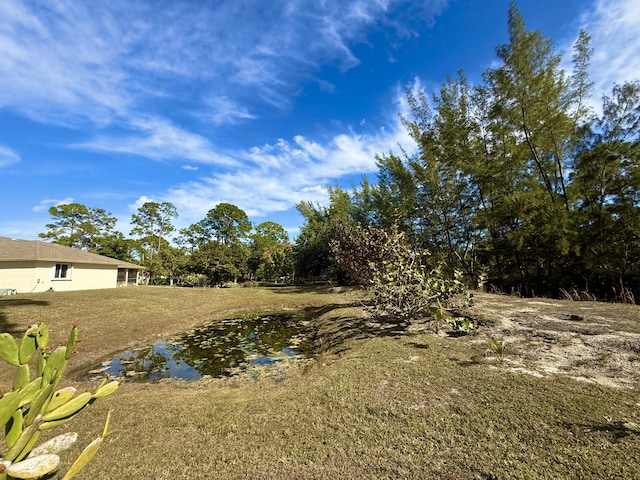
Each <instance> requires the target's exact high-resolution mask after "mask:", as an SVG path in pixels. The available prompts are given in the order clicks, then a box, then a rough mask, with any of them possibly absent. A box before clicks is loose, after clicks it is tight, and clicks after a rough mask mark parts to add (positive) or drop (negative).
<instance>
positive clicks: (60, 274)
mask: <svg viewBox="0 0 640 480" xmlns="http://www.w3.org/2000/svg"><path fill="white" fill-rule="evenodd" d="M70 274H71V268H69V264H67V263H56V268H55V273H54V275H53V278H55V279H58V280H64V279H69V278H70Z"/></svg>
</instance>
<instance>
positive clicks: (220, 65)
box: [0, 0, 446, 125]
mask: <svg viewBox="0 0 640 480" xmlns="http://www.w3.org/2000/svg"><path fill="white" fill-rule="evenodd" d="M406 3H407V2H406V1H399V0H380V1H373V2H372V1H369V0H349V1H345V0H325V1H323V2H317V1H312V0H303V1H298V2H288V1H273V2H264V1H262V0H238V1H235V2H213V1H203V2H197V3H194V2H190V1H186V0H182V1H179V0H176V1H172V2H168V3H165V4H163V7H162V8H157V6H156V3H155V2H152V1H147V2H129V1H124V0H111V1H109V2H77V1H75V0H58V1H56V2H49V1H46V0H34V1H31V2H22V1H21V0H5V1H3V2H2V3H0V16H1V17H2V18H3V21H2V22H1V23H0V53H1V54H2V55H0V72H2V73H0V105H3V106H8V107H11V108H15V109H16V110H18V111H20V112H22V113H24V114H25V115H28V116H30V117H31V118H34V119H37V120H39V121H46V122H57V123H62V124H70V123H71V124H73V123H78V122H84V121H86V120H89V121H91V122H94V123H95V124H97V125H105V124H109V123H110V122H112V121H120V120H121V119H122V118H123V117H125V118H126V117H128V116H136V115H139V113H136V112H140V111H142V110H144V111H145V112H147V113H153V114H155V115H160V113H159V111H158V110H159V109H160V108H161V107H162V101H163V99H172V100H174V101H175V100H179V101H181V102H182V103H183V104H184V108H185V110H186V109H189V108H192V109H195V108H196V105H197V110H198V112H200V113H202V111H201V108H202V106H203V105H204V106H205V107H206V108H208V110H209V112H208V113H209V118H213V119H214V123H215V122H217V123H224V122H227V121H229V122H235V121H238V120H240V119H251V118H254V116H255V113H253V112H252V111H251V109H255V108H260V107H259V105H260V104H262V105H269V106H270V107H271V108H273V107H274V106H275V107H276V108H281V109H287V108H289V105H290V102H291V101H292V96H291V91H292V89H293V88H294V87H295V85H296V84H297V83H298V82H300V81H301V80H305V79H309V78H311V77H312V76H313V75H314V73H315V72H316V70H318V69H319V68H320V67H321V66H323V65H331V64H333V65H335V66H337V67H338V68H342V69H349V68H352V67H353V66H355V65H356V64H357V63H358V61H359V60H358V59H357V58H356V56H355V55H354V53H353V51H352V49H351V46H352V45H353V44H354V43H357V42H365V41H366V34H367V32H368V31H370V30H371V29H372V28H373V29H375V28H380V26H382V25H387V24H398V25H399V24H403V25H411V24H416V23H417V22H419V21H421V20H423V19H429V18H432V17H433V15H435V14H437V13H439V12H440V11H441V10H442V9H443V8H444V5H445V4H446V2H445V1H444V0H431V1H426V2H420V6H419V7H415V8H413V10H412V11H410V12H409V11H407V10H406V8H401V7H403V5H405V4H406ZM405 30H406V27H405ZM398 34H406V32H405V31H404V30H403V31H400V30H398ZM154 108H156V111H154Z"/></svg>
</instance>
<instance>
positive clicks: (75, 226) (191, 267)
mask: <svg viewBox="0 0 640 480" xmlns="http://www.w3.org/2000/svg"><path fill="white" fill-rule="evenodd" d="M49 213H50V214H51V215H52V217H53V218H54V220H55V221H54V223H51V224H48V225H47V228H48V231H47V232H46V233H41V234H40V237H41V238H46V239H48V240H52V241H53V242H55V243H59V244H62V245H67V246H70V247H75V248H80V249H83V250H86V251H90V252H93V253H98V254H101V255H105V256H108V257H111V258H116V259H120V260H125V261H136V262H139V263H140V264H141V265H143V266H145V267H146V274H147V275H146V279H147V280H148V281H149V282H150V283H154V284H170V285H174V284H181V283H183V279H184V283H185V284H188V285H194V284H197V285H205V284H209V285H220V284H223V283H226V282H235V281H238V280H264V281H281V280H283V279H286V280H291V279H292V278H293V275H294V251H293V245H292V244H291V243H290V242H289V235H288V234H287V232H286V230H285V229H284V228H283V227H282V226H281V225H279V224H278V223H275V222H270V221H267V222H263V223H261V224H259V225H258V226H256V227H255V229H254V228H253V225H252V224H251V222H250V221H249V219H248V217H247V215H246V213H245V212H244V211H243V210H241V209H240V208H238V207H237V206H235V205H232V204H229V203H220V204H218V206H216V207H215V208H213V209H211V210H210V211H209V212H208V213H207V215H206V216H205V218H203V219H202V220H200V221H199V222H196V223H195V224H193V225H190V226H189V227H187V228H183V229H181V230H180V231H179V235H178V236H176V238H175V239H174V240H173V241H174V243H175V244H176V246H172V245H171V240H172V239H171V238H170V234H171V233H172V232H173V231H174V230H175V227H174V226H173V224H172V220H173V219H175V218H177V217H178V212H177V209H176V207H175V206H174V205H173V204H171V203H170V202H162V203H157V202H146V203H144V204H143V205H142V206H141V207H140V208H139V209H138V212H137V213H135V214H133V215H132V216H131V224H132V225H133V228H132V230H131V234H132V235H137V236H138V238H135V239H132V238H125V237H124V235H123V234H122V233H120V232H117V231H115V230H114V226H115V223H116V218H115V217H113V216H111V215H110V214H107V213H106V212H104V210H101V209H92V208H88V207H86V206H84V205H81V204H78V203H73V204H66V205H59V206H56V207H52V208H51V209H50V210H49ZM201 280H202V281H201Z"/></svg>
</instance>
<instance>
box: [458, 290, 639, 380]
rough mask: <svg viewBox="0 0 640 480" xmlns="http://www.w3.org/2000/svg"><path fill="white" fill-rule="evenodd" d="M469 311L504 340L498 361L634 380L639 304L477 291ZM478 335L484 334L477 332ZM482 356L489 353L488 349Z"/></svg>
mask: <svg viewBox="0 0 640 480" xmlns="http://www.w3.org/2000/svg"><path fill="white" fill-rule="evenodd" d="M474 303H475V304H474V306H473V307H472V308H471V309H470V310H469V312H468V313H469V315H470V316H471V317H472V318H473V319H475V320H476V322H478V323H479V324H480V325H481V326H482V328H481V329H480V333H479V337H478V338H476V339H475V340H474V341H475V342H486V337H488V336H492V337H493V338H495V339H496V340H497V341H498V342H501V343H502V344H504V345H505V354H504V361H503V365H504V366H506V367H508V368H511V369H513V370H516V371H521V372H526V373H530V374H535V375H552V374H561V375H567V376H570V377H572V378H575V379H577V380H580V381H585V382H590V383H597V384H600V385H605V386H609V387H616V388H635V387H637V386H638V385H639V382H640V307H638V306H635V305H623V304H609V303H597V302H572V301H565V300H558V301H555V300H547V299H544V300H531V299H521V298H517V297H510V296H502V295H493V294H484V293H477V294H475V302H474ZM482 337H484V338H482ZM485 358H486V359H487V360H488V359H491V361H493V359H494V358H495V356H493V355H492V354H491V350H490V349H488V351H487V353H486V355H485Z"/></svg>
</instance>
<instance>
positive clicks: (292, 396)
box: [0, 288, 640, 479]
mask: <svg viewBox="0 0 640 480" xmlns="http://www.w3.org/2000/svg"><path fill="white" fill-rule="evenodd" d="M507 298H508V297H507ZM496 299H497V300H496ZM498 300H499V301H501V302H504V301H507V300H505V297H500V298H498V297H497V296H487V295H483V296H480V298H479V304H480V307H479V308H478V310H477V311H476V312H475V315H476V316H477V317H478V318H480V319H482V318H484V319H486V326H483V327H482V328H481V329H480V332H479V333H478V334H476V335H473V336H465V337H453V336H447V335H444V334H440V335H435V334H434V333H433V332H431V331H430V330H429V329H424V328H419V327H420V326H419V325H418V326H414V327H415V328H414V327H412V328H410V329H408V330H406V329H404V330H400V329H393V328H391V329H386V328H379V327H378V326H377V325H375V324H374V323H372V322H370V321H369V319H368V318H367V317H366V315H365V314H364V312H363V310H362V308H361V307H360V302H359V298H358V294H357V293H355V292H346V293H340V292H335V293H329V292H326V291H311V290H298V289H294V288H273V289H267V288H255V289H243V288H236V289H207V290H201V289H193V290H191V289H169V288H129V289H114V290H104V291H93V292H91V291H90V292H71V293H58V292H56V293H48V294H38V295H19V296H15V297H4V298H0V330H2V331H9V332H11V333H14V334H16V335H20V334H21V332H23V331H24V329H25V327H26V325H27V324H29V323H34V322H39V321H45V322H47V324H48V325H49V326H50V328H51V330H52V331H53V334H52V336H53V338H54V341H57V340H62V339H63V338H64V337H65V336H66V334H67V332H68V329H69V327H70V325H71V322H72V321H73V320H74V319H78V320H79V324H80V328H81V338H82V340H83V341H82V343H81V344H80V352H79V354H78V355H77V356H76V357H74V358H73V360H72V362H71V365H70V368H69V383H72V382H75V384H77V382H76V381H74V380H73V379H74V378H78V377H77V375H78V373H79V372H82V371H85V370H86V369H87V368H88V367H89V366H92V365H95V364H96V363H97V362H98V361H100V360H102V359H104V358H109V357H110V356H112V355H113V354H115V353H117V352H119V351H123V350H126V349H129V348H131V347H133V346H143V345H145V344H148V343H153V342H156V341H158V340H159V339H161V338H169V337H171V336H173V335H175V334H177V333H179V332H182V331H184V330H187V329H189V328H192V327H194V326H196V325H199V324H202V323H206V322H210V321H213V320H216V319H223V318H229V317H231V316H234V315H236V314H239V313H250V312H252V313H267V312H276V311H291V312H298V311H300V312H302V311H305V312H306V313H307V315H308V316H309V318H311V319H312V320H313V322H314V324H315V326H316V328H317V330H318V335H317V338H316V345H317V349H318V352H319V353H318V356H317V358H316V361H314V362H313V363H312V364H311V365H310V366H307V367H305V368H304V369H302V368H300V369H292V370H291V371H289V372H288V373H287V374H286V375H285V376H283V377H278V378H276V379H274V378H268V377H265V378H262V379H258V380H251V379H228V380H206V381H199V382H191V383H190V382H182V381H171V382H161V383H157V384H134V383H125V384H123V385H122V386H121V388H120V389H119V390H118V392H116V394H115V395H114V396H112V397H110V398H109V400H107V401H103V402H96V403H95V404H94V405H92V406H91V407H90V408H89V409H88V410H86V411H85V412H83V413H82V414H81V415H80V416H79V417H78V419H76V420H74V421H72V422H71V423H69V424H68V427H69V429H70V430H71V431H77V432H78V433H79V434H80V438H81V440H80V442H79V443H82V444H86V443H88V442H89V441H91V440H92V439H93V438H94V437H95V436H97V435H98V434H99V433H100V431H101V429H102V423H103V421H104V417H105V415H106V411H107V409H108V408H109V403H108V402H111V404H112V405H113V408H114V413H113V418H112V426H111V430H112V434H111V435H110V436H109V437H108V438H107V439H106V442H105V444H104V445H103V447H102V449H101V451H100V452H99V453H98V455H97V456H96V457H95V458H94V459H93V461H92V462H91V463H90V464H89V465H88V467H87V468H86V469H85V470H84V471H83V473H82V474H81V475H80V478H85V479H87V478H100V479H110V478H113V479H115V478H118V479H120V478H124V479H134V478H135V479H176V478H185V479H192V478H203V479H204V478H207V479H208V478H252V479H261V478H264V479H267V478H274V479H275V478H300V479H307V478H308V479H337V478H345V479H347V478H356V479H360V478H361V479H369V478H427V479H428V478H438V479H512V478H523V479H528V478H541V479H542V478H545V479H546V478H553V479H557V478H563V479H573V478H575V479H583V478H584V479H604V478H616V479H627V478H628V479H633V478H640V430H638V427H637V425H638V424H640V403H639V402H640V398H639V397H638V388H637V383H632V382H631V383H629V384H630V385H632V386H631V387H627V388H613V387H610V386H606V385H605V384H602V383H590V382H587V381H579V380H576V379H574V378H571V376H570V375H563V374H547V375H543V376H535V375H531V374H527V373H522V371H525V369H524V368H523V369H522V371H516V369H514V368H512V367H513V365H515V364H516V363H517V362H519V360H520V359H525V360H527V359H528V358H529V357H531V358H533V357H534V356H536V355H534V354H536V349H537V348H539V347H538V344H537V343H535V342H533V343H530V347H529V349H528V350H527V347H526V345H525V343H522V342H524V340H522V341H521V343H519V344H518V346H517V348H513V349H512V350H509V349H507V359H506V360H505V362H504V363H499V362H497V361H496V360H495V358H494V357H493V356H492V355H491V354H490V353H487V343H486V341H484V340H483V339H484V338H486V333H485V332H483V330H484V329H486V331H489V330H490V329H491V328H492V326H491V325H492V322H494V321H496V319H495V318H492V312H493V313H494V314H495V316H498V315H499V314H504V307H503V306H495V309H494V310H492V309H491V308H488V307H487V306H488V305H489V306H490V304H491V302H493V301H495V302H497V301H498ZM514 302H522V303H514V305H515V307H514V308H515V310H518V311H520V312H528V313H527V315H530V316H531V318H532V320H531V322H533V318H534V317H535V315H533V314H532V312H531V308H529V307H530V306H531V302H527V301H524V300H520V299H518V300H517V301H516V300H514ZM550 304H554V305H556V306H557V308H560V309H561V311H562V312H567V311H568V310H567V309H568V308H582V306H583V305H584V304H566V303H561V302H558V303H553V302H546V303H545V305H546V307H545V306H543V308H545V309H547V310H545V312H544V315H541V318H542V317H544V318H545V319H546V320H545V322H547V323H549V321H550V320H548V318H549V317H550V315H551V313H550V312H549V311H548V309H550V308H551V307H549V305H550ZM523 305H525V306H526V307H527V308H529V310H525V308H524V307H523ZM533 305H535V304H533ZM597 308H598V309H599V310H598V315H597V318H598V319H601V318H605V320H606V322H608V323H615V322H616V319H617V318H623V317H624V319H625V320H624V322H625V324H624V325H625V326H624V329H625V334H626V335H627V336H629V337H628V338H631V339H632V340H634V341H635V339H636V338H637V337H635V336H633V335H636V334H637V333H638V331H637V330H638V326H639V325H640V309H638V307H628V306H625V307H624V315H622V314H620V312H621V310H620V308H621V307H620V306H613V305H612V306H610V310H607V306H606V305H602V304H599V305H598V307H597ZM608 311H609V312H610V316H609V317H606V314H607V312H608ZM563 314H564V313H563ZM581 315H583V316H585V315H586V314H584V313H583V314H581ZM518 318H519V320H521V321H522V322H524V323H527V322H528V321H529V320H527V318H528V317H527V316H526V315H524V314H522V315H521V316H520V317H518ZM571 318H573V317H571ZM594 318H596V316H595V314H594ZM633 318H635V319H636V320H637V321H636V322H635V323H634V322H633V321H632V320H633ZM630 319H631V320H630ZM587 320H588V318H587ZM585 321H586V320H585ZM603 322H604V321H603ZM545 328H548V326H547V327H545ZM581 328H585V327H581ZM590 328H592V329H593V327H590ZM511 330H513V328H511ZM505 331H506V330H505ZM499 333H500V332H499ZM564 333H565V332H563V334H564ZM596 333H597V332H595V333H594V332H593V331H591V332H585V335H586V334H589V335H591V337H593V338H595V337H596V336H597V335H596ZM548 337H549V335H547V336H546V337H544V338H543V339H542V340H545V339H547V338H548ZM519 338H520V337H519ZM522 338H525V337H522ZM526 338H529V337H526ZM563 338H564V337H563ZM567 338H568V337H567ZM534 340H535V338H534ZM542 340H541V342H542V343H543V344H544V342H543V341H542ZM546 343H549V342H548V341H547V342H546ZM638 347H639V346H638V345H636V346H635V348H636V349H637V348H638ZM540 348H541V350H540V352H541V353H540V355H542V353H544V352H543V351H542V347H540ZM540 355H538V356H540ZM516 357H517V358H516ZM628 361H629V362H632V361H633V359H629V360H628ZM517 365H518V366H519V367H520V366H521V364H520V363H517ZM526 365H529V366H530V365H534V363H530V364H526ZM623 372H627V371H626V370H624V371H623ZM583 373H584V372H583ZM581 375H582V373H581ZM625 375H627V376H628V374H627V373H625ZM11 378H12V368H11V367H8V366H6V364H5V366H3V368H2V371H0V380H1V382H0V385H1V386H4V387H5V388H4V389H5V390H7V389H8V388H9V386H10V381H11ZM634 378H635V377H634ZM632 380H633V379H632ZM635 380H637V379H635ZM635 380H634V381H635ZM89 386H90V385H88V384H87V385H84V384H80V388H88V387H89ZM63 428H64V427H61V429H63ZM61 429H55V430H53V433H61ZM81 446H82V445H80V446H78V448H77V449H76V450H74V451H72V452H70V453H69V454H67V455H63V461H68V460H70V459H71V458H72V457H74V456H75V455H74V454H76V453H77V452H78V451H79V449H80V448H81ZM74 448H75V447H74Z"/></svg>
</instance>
